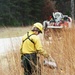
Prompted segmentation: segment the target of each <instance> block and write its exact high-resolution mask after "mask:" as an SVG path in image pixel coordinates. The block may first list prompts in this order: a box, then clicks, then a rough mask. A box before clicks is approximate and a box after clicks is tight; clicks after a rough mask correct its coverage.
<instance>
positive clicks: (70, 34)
mask: <svg viewBox="0 0 75 75" xmlns="http://www.w3.org/2000/svg"><path fill="white" fill-rule="evenodd" d="M30 29H31V27H24V28H23V27H18V28H10V27H8V28H0V32H1V34H0V37H1V38H5V37H14V36H22V35H24V34H25V32H26V31H28V30H30ZM74 33H75V28H72V29H68V30H62V36H61V37H62V38H61V40H59V39H58V37H56V36H55V35H54V34H53V36H54V37H55V38H53V39H52V43H50V41H48V42H47V41H46V40H45V39H44V38H43V37H42V38H41V37H40V38H41V41H42V44H43V47H44V49H45V50H47V52H48V53H49V54H51V55H52V57H53V58H54V59H55V61H56V63H57V65H58V68H57V69H54V70H52V69H50V68H48V67H45V66H43V64H42V63H43V59H44V58H43V57H42V56H40V57H41V58H40V62H41V66H42V68H41V72H42V75H75V34H74ZM0 74H1V75H23V68H21V66H20V51H19V50H17V49H16V51H14V50H13V49H12V50H11V51H9V52H7V53H6V55H0Z"/></svg>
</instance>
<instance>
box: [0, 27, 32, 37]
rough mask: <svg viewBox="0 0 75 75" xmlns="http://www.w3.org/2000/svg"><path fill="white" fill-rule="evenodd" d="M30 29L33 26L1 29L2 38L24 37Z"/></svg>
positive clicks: (0, 35)
mask: <svg viewBox="0 0 75 75" xmlns="http://www.w3.org/2000/svg"><path fill="white" fill-rule="evenodd" d="M30 29H31V26H29V27H1V28H0V38H6V37H16V36H22V35H24V34H25V33H26V32H27V31H28V30H30Z"/></svg>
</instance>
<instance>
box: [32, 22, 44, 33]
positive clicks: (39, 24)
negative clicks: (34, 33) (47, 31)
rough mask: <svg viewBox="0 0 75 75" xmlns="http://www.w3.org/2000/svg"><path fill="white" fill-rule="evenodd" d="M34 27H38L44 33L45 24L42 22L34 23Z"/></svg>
mask: <svg viewBox="0 0 75 75" xmlns="http://www.w3.org/2000/svg"><path fill="white" fill-rule="evenodd" d="M33 27H36V28H38V29H39V30H40V31H41V33H42V31H43V25H42V24H41V23H39V22H37V23H34V25H33Z"/></svg>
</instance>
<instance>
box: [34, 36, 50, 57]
mask: <svg viewBox="0 0 75 75" xmlns="http://www.w3.org/2000/svg"><path fill="white" fill-rule="evenodd" d="M35 48H36V50H37V52H38V53H39V54H42V55H43V56H44V57H46V58H48V57H49V54H48V53H47V51H46V50H44V49H43V47H42V44H41V41H40V39H39V38H38V37H37V38H36V43H35Z"/></svg>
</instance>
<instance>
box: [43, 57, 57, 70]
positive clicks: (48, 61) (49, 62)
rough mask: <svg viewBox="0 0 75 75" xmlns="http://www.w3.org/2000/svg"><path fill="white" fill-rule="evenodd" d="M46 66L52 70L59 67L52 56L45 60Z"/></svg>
mask: <svg viewBox="0 0 75 75" xmlns="http://www.w3.org/2000/svg"><path fill="white" fill-rule="evenodd" d="M44 65H45V66H48V67H50V68H51V69H55V68H56V67H57V65H56V63H55V60H54V59H53V58H52V57H51V56H50V57H48V58H46V59H45V60H44Z"/></svg>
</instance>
